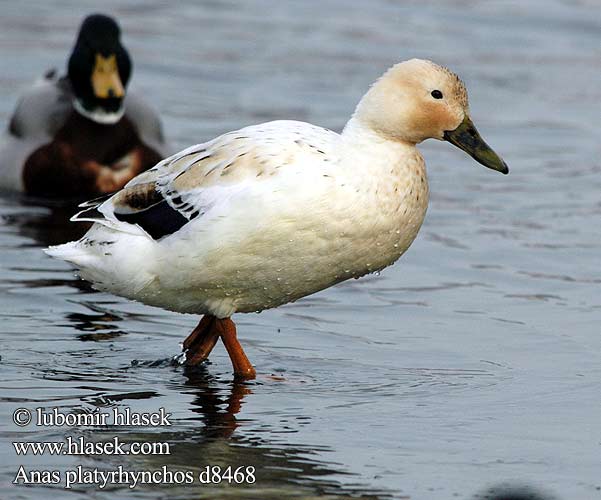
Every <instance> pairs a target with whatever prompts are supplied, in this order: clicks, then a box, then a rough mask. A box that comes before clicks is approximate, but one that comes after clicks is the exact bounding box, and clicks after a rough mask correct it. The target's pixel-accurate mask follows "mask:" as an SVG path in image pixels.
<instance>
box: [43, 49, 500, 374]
mask: <svg viewBox="0 0 601 500" xmlns="http://www.w3.org/2000/svg"><path fill="white" fill-rule="evenodd" d="M428 138H435V139H440V140H446V141H449V142H451V143H452V144H454V145H455V146H457V147H459V148H461V149H463V150H464V151H466V152H467V153H469V154H470V155H471V156H472V157H473V158H475V159H476V160H477V161H478V162H480V163H482V164H483V165H485V166H487V167H489V168H491V169H494V170H497V171H499V172H502V173H505V174H506V173H508V168H507V165H506V164H505V162H504V161H503V160H502V159H501V158H500V157H499V156H498V155H497V154H496V153H495V152H494V151H493V150H492V149H491V148H490V147H489V146H488V145H487V144H486V143H485V142H484V140H483V139H482V138H481V137H480V135H479V133H478V132H477V130H476V128H475V127H474V125H473V123H472V121H471V119H470V115H469V109H468V100H467V92H466V89H465V86H464V84H463V83H462V82H461V80H460V79H459V77H457V76H456V75H455V74H454V73H452V72H451V71H449V70H447V69H446V68H443V67H441V66H438V65H436V64H434V63H433V62H430V61H424V60H418V59H413V60H410V61H406V62H403V63H400V64H397V65H396V66H393V67H392V68H391V69H389V70H388V71H387V72H386V73H385V74H384V75H383V76H382V77H381V78H380V79H379V80H378V81H377V82H375V83H374V84H373V86H372V87H371V88H370V90H369V91H368V92H367V94H365V96H364V97H363V98H362V99H361V101H360V102H359V105H358V106H357V108H356V111H355V113H354V114H353V116H352V118H351V119H350V120H349V122H348V123H347V124H346V126H345V128H344V130H343V132H342V133H341V134H337V133H335V132H332V131H330V130H326V129H324V128H321V127H317V126H314V125H310V124H308V123H303V122H297V121H274V122H269V123H263V124H261V125H254V126H250V127H246V128H242V129H240V130H237V131H235V132H229V133H227V134H224V135H222V136H220V137H217V138H216V139H214V140H212V141H209V142H206V143H204V144H199V145H197V146H192V147H190V148H188V149H185V150H183V151H181V152H180V153H178V154H176V155H174V156H171V157H169V158H167V159H165V160H163V161H162V162H160V163H159V164H158V165H157V166H155V167H154V168H152V169H151V170H149V171H148V172H145V173H143V174H141V175H139V176H138V177H136V178H134V179H133V180H131V181H130V182H129V183H128V184H127V185H126V186H125V188H124V189H123V190H121V191H119V192H118V193H116V194H115V195H113V196H112V197H110V198H109V199H107V200H104V201H98V202H92V203H90V204H87V205H85V206H84V208H85V210H83V211H82V212H80V213H79V214H78V215H77V216H75V217H74V219H73V220H76V221H92V222H94V224H93V226H92V228H91V229H90V230H89V232H88V233H87V234H86V235H85V236H84V237H83V238H82V239H80V240H79V241H75V242H70V243H67V244H64V245H60V246H56V247H50V248H49V249H47V252H48V253H49V254H50V255H52V256H54V257H58V258H61V259H64V260H66V261H69V262H71V263H73V264H75V265H76V266H77V267H79V272H80V275H81V276H82V277H83V278H85V279H87V280H89V281H91V282H92V283H93V284H94V286H95V287H96V288H97V289H99V290H105V291H109V292H112V293H115V294H117V295H121V296H123V297H127V298H129V299H134V300H138V301H140V302H143V303H145V304H150V305H153V306H159V307H162V308H165V309H169V310H171V311H178V312H183V313H195V314H204V315H205V316H204V317H203V318H202V319H201V321H200V323H199V325H198V326H197V327H196V329H195V330H194V331H193V332H192V333H191V334H190V336H189V337H188V338H187V339H186V340H185V341H184V349H185V351H186V359H187V363H188V364H191V365H194V364H197V363H200V362H201V361H203V360H204V359H206V358H207V356H208V355H209V353H210V352H211V350H212V348H213V347H214V346H215V343H216V342H217V340H218V338H221V339H222V340H223V342H224V344H225V347H226V348H227V351H228V352H229V355H230V358H231V360H232V364H233V367H234V373H235V375H237V376H239V377H242V378H252V377H254V376H255V370H254V368H253V366H252V365H251V363H250V362H249V361H248V358H247V357H246V355H245V354H244V351H243V349H242V347H241V346H240V344H239V342H238V340H237V338H236V329H235V326H234V323H233V322H232V320H231V319H230V317H231V316H232V315H233V314H234V313H237V312H239V313H247V312H254V311H261V310H263V309H268V308H272V307H276V306H279V305H281V304H285V303H287V302H292V301H295V300H297V299H300V298H301V297H304V296H306V295H310V294H312V293H315V292H317V291H319V290H323V289H325V288H328V287H330V286H332V285H335V284H336V283H340V282H341V281H344V280H347V279H349V278H358V277H360V276H363V275H365V274H368V273H373V272H377V271H380V270H381V269H383V268H385V267H386V266H389V265H391V264H392V263H393V262H395V261H396V260H397V259H398V258H399V257H400V256H401V255H403V253H404V252H405V251H406V250H407V248H409V245H410V244H411V243H412V242H413V240H414V239H415V237H416V235H417V233H418V231H419V229H420V226H421V225H422V222H423V220H424V216H425V214H426V208H427V206H428V182H427V177H426V168H425V163H424V160H423V158H422V155H421V154H420V152H419V150H418V149H417V147H416V144H418V143H420V142H421V141H423V140H425V139H428Z"/></svg>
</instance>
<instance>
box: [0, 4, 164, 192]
mask: <svg viewBox="0 0 601 500" xmlns="http://www.w3.org/2000/svg"><path fill="white" fill-rule="evenodd" d="M131 72H132V63H131V59H130V57H129V54H128V53H127V50H126V49H125V47H123V45H122V44H121V41H120V29H119V26H118V25H117V23H116V21H115V20H114V19H112V18H111V17H108V16H105V15H101V14H94V15H91V16H88V17H86V18H85V20H84V21H83V24H82V25H81V28H80V30H79V35H78V36H77V40H76V42H75V47H74V48H73V51H72V53H71V56H70V58H69V63H68V71H67V76H65V77H62V78H58V77H57V75H56V71H51V72H48V73H47V74H46V75H45V76H44V77H43V78H42V79H41V80H39V81H37V82H35V83H34V85H33V86H32V87H31V88H29V89H28V90H26V92H25V93H24V95H23V96H22V97H21V99H20V100H19V103H18V105H17V108H16V110H15V112H14V114H13V116H12V118H11V119H10V123H9V126H8V130H6V132H5V133H4V135H3V137H2V138H1V139H0V187H2V188H5V189H11V190H18V191H21V192H25V193H27V194H29V195H33V196H36V197H45V198H47V197H64V198H67V197H80V196H86V195H87V196H90V195H93V194H101V193H108V192H114V191H116V190H118V189H120V188H122V187H123V186H124V185H125V184H126V183H127V182H128V181H129V180H130V179H132V178H133V177H135V176H136V175H137V174H139V173H141V172H143V171H144V170H147V169H148V168H150V167H152V166H153V165H155V164H156V163H157V162H158V161H159V160H160V159H161V158H162V157H163V155H164V154H165V153H166V151H165V147H166V145H165V141H164V138H163V133H162V128H161V122H160V119H159V117H158V115H157V113H156V112H155V111H154V109H153V108H152V106H150V105H149V104H148V103H147V102H146V101H145V100H144V99H142V98H141V97H139V96H136V95H134V94H132V93H130V92H127V94H126V88H127V84H128V82H129V79H130V76H131Z"/></svg>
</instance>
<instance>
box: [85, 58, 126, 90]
mask: <svg viewBox="0 0 601 500" xmlns="http://www.w3.org/2000/svg"><path fill="white" fill-rule="evenodd" d="M92 89H93V90H94V95H95V96H96V97H97V98H99V99H108V98H119V99H120V98H122V97H123V96H124V95H125V89H124V88H123V83H122V82H121V78H120V77H119V67H118V66H117V57H116V56H115V54H110V55H109V56H107V57H104V56H103V55H102V54H96V62H95V64H94V69H93V71H92Z"/></svg>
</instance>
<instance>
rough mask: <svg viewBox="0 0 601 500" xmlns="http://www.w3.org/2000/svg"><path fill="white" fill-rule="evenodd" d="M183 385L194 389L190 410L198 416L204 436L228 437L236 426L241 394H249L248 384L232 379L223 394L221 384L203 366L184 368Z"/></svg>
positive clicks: (241, 400)
mask: <svg viewBox="0 0 601 500" xmlns="http://www.w3.org/2000/svg"><path fill="white" fill-rule="evenodd" d="M184 376H185V377H186V379H187V380H186V382H185V383H184V385H185V386H186V387H194V388H195V389H196V391H195V393H196V396H195V399H194V401H193V402H192V412H194V413H196V414H197V415H199V416H200V420H201V421H202V423H203V424H204V427H203V428H202V432H201V435H202V436H203V437H204V438H209V439H212V438H229V437H231V436H232V434H233V433H234V431H235V430H236V429H237V428H238V426H239V423H238V420H237V418H236V415H237V414H238V413H239V412H240V410H241V408H242V404H243V400H244V397H245V396H247V395H249V394H252V389H251V386H249V385H248V384H246V383H242V382H239V381H236V380H233V381H232V382H231V384H230V386H229V389H227V390H226V391H225V394H223V392H224V391H223V386H222V383H220V382H218V381H217V380H216V379H215V378H214V377H213V376H211V375H210V373H209V371H208V370H207V368H206V366H205V365H199V366H196V367H184Z"/></svg>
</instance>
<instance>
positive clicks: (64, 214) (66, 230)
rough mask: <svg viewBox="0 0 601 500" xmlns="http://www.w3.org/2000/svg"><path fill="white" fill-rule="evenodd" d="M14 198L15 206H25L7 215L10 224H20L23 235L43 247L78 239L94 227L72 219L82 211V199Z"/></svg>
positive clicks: (18, 225)
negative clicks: (19, 210)
mask: <svg viewBox="0 0 601 500" xmlns="http://www.w3.org/2000/svg"><path fill="white" fill-rule="evenodd" d="M10 201H11V202H12V204H13V208H14V206H18V207H23V211H22V212H13V213H12V214H10V215H9V216H8V217H5V218H6V219H7V223H8V224H10V225H14V226H15V227H17V229H18V232H19V234H20V235H21V236H24V237H26V238H30V239H32V240H33V241H34V242H35V243H36V244H38V245H39V246H41V247H47V246H49V245H58V244H60V243H66V242H67V241H72V240H77V239H79V238H81V237H82V236H83V235H84V233H85V232H86V231H87V230H88V229H89V228H90V224H88V223H85V222H78V223H74V222H71V221H70V220H69V219H70V218H71V217H72V216H73V215H75V214H76V213H77V212H78V211H79V210H80V208H79V207H78V204H79V201H80V200H67V201H53V200H40V199H35V198H27V197H14V198H12V199H11V200H10Z"/></svg>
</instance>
